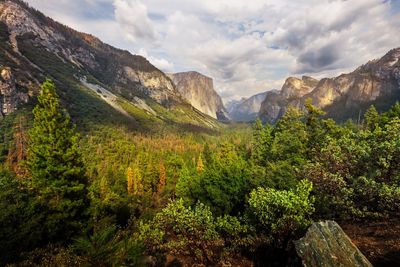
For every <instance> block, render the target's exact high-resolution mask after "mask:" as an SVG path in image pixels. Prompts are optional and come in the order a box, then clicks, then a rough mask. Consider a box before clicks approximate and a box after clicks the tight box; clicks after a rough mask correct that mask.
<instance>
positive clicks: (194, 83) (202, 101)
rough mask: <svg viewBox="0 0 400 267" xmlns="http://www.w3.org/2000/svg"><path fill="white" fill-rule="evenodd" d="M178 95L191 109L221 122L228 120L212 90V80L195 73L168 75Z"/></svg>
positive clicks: (220, 101) (218, 98)
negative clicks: (193, 108)
mask: <svg viewBox="0 0 400 267" xmlns="http://www.w3.org/2000/svg"><path fill="white" fill-rule="evenodd" d="M168 75H169V77H170V78H171V79H172V81H173V83H174V84H175V86H176V88H177V90H178V91H179V93H180V94H181V95H182V96H183V98H184V99H186V100H187V101H188V102H189V103H190V104H191V105H192V106H193V107H195V108H197V109H198V110H200V111H201V112H203V113H204V114H207V115H209V116H211V117H213V118H215V119H219V120H222V121H226V120H228V115H227V112H226V109H225V107H224V104H223V102H222V99H221V97H220V96H219V95H218V93H217V92H216V91H215V89H214V82H213V79H212V78H210V77H207V76H205V75H203V74H201V73H199V72H197V71H188V72H179V73H171V74H168Z"/></svg>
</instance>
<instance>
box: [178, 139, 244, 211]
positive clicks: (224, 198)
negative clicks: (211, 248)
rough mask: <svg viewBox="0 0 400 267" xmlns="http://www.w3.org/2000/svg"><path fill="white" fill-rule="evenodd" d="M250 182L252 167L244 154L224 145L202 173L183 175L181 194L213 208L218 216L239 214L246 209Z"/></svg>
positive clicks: (184, 173) (179, 183)
mask: <svg viewBox="0 0 400 267" xmlns="http://www.w3.org/2000/svg"><path fill="white" fill-rule="evenodd" d="M209 161H210V160H208V162H209ZM249 180H250V172H249V169H248V165H247V162H246V161H245V160H244V158H243V157H242V156H241V155H240V152H239V151H238V150H237V149H236V148H235V147H234V146H233V145H231V144H228V143H223V144H222V145H221V146H220V147H219V149H218V151H217V152H216V154H215V155H214V157H213V158H212V160H211V163H207V165H206V166H205V167H204V170H203V171H202V172H201V173H199V172H197V174H193V172H192V173H190V172H188V171H187V170H184V171H183V172H182V173H181V177H180V182H178V185H177V193H178V195H179V196H182V197H184V198H185V199H186V200H187V199H190V200H191V203H195V202H197V201H200V202H202V203H204V204H206V205H207V206H210V207H211V208H212V210H213V212H214V213H215V214H218V215H221V214H230V213H237V212H238V211H240V210H242V209H243V207H244V202H245V195H246V193H247V192H248V190H249V189H248V187H247V185H248V183H249Z"/></svg>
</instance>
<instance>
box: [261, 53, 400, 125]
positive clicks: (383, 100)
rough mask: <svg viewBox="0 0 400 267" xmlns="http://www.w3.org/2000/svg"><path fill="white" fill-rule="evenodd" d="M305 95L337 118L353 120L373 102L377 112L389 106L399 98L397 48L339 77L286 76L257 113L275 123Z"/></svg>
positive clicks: (399, 82) (399, 78)
mask: <svg viewBox="0 0 400 267" xmlns="http://www.w3.org/2000/svg"><path fill="white" fill-rule="evenodd" d="M308 98H310V99H311V100H312V103H313V104H314V105H315V106H317V107H319V108H322V109H323V110H325V111H326V112H327V115H326V116H327V117H331V118H334V119H336V120H338V121H345V120H347V119H355V120H356V119H357V118H358V117H360V114H362V113H364V112H365V111H366V109H367V108H368V107H369V106H370V105H372V104H373V105H375V107H376V108H377V109H378V110H379V111H384V110H386V109H388V108H389V107H391V106H392V105H393V104H395V103H396V102H397V101H399V100H400V48H396V49H392V50H390V51H389V52H388V53H387V54H386V55H384V56H383V57H382V58H380V59H377V60H372V61H369V62H368V63H366V64H365V65H362V66H361V67H359V68H357V69H356V70H354V71H353V72H351V73H347V74H342V75H340V76H338V77H334V78H324V79H321V80H319V81H318V80H316V79H314V78H311V77H307V76H303V77H302V79H298V78H294V77H289V78H287V79H286V81H285V83H284V85H283V86H282V89H281V91H279V92H276V93H272V94H269V95H267V96H266V98H265V100H264V101H263V103H262V104H261V108H260V112H259V116H260V118H261V119H262V120H263V121H264V122H269V123H274V122H276V120H277V119H279V117H281V116H282V115H283V114H284V113H285V111H286V109H287V107H288V106H295V107H298V108H302V107H303V104H304V101H305V100H306V99H308Z"/></svg>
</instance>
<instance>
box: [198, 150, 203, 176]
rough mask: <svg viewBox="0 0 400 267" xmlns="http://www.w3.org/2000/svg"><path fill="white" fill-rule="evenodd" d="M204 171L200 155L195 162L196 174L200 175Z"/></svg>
mask: <svg viewBox="0 0 400 267" xmlns="http://www.w3.org/2000/svg"><path fill="white" fill-rule="evenodd" d="M203 170H204V163H203V157H202V155H201V153H200V155H199V159H198V160H197V172H198V173H202V172H203Z"/></svg>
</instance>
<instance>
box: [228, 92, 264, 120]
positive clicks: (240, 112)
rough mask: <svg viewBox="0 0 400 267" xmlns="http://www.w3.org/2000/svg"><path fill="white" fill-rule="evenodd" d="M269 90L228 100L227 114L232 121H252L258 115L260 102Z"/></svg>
mask: <svg viewBox="0 0 400 267" xmlns="http://www.w3.org/2000/svg"><path fill="white" fill-rule="evenodd" d="M270 92H271V91H268V92H263V93H259V94H256V95H253V96H251V97H249V98H242V99H241V100H239V101H232V102H230V104H229V108H228V112H229V116H230V117H231V119H232V120H234V121H244V122H247V121H254V120H255V119H257V117H258V112H259V110H260V107H261V103H262V102H263V101H264V99H265V97H266V96H267V94H269V93H270Z"/></svg>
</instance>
